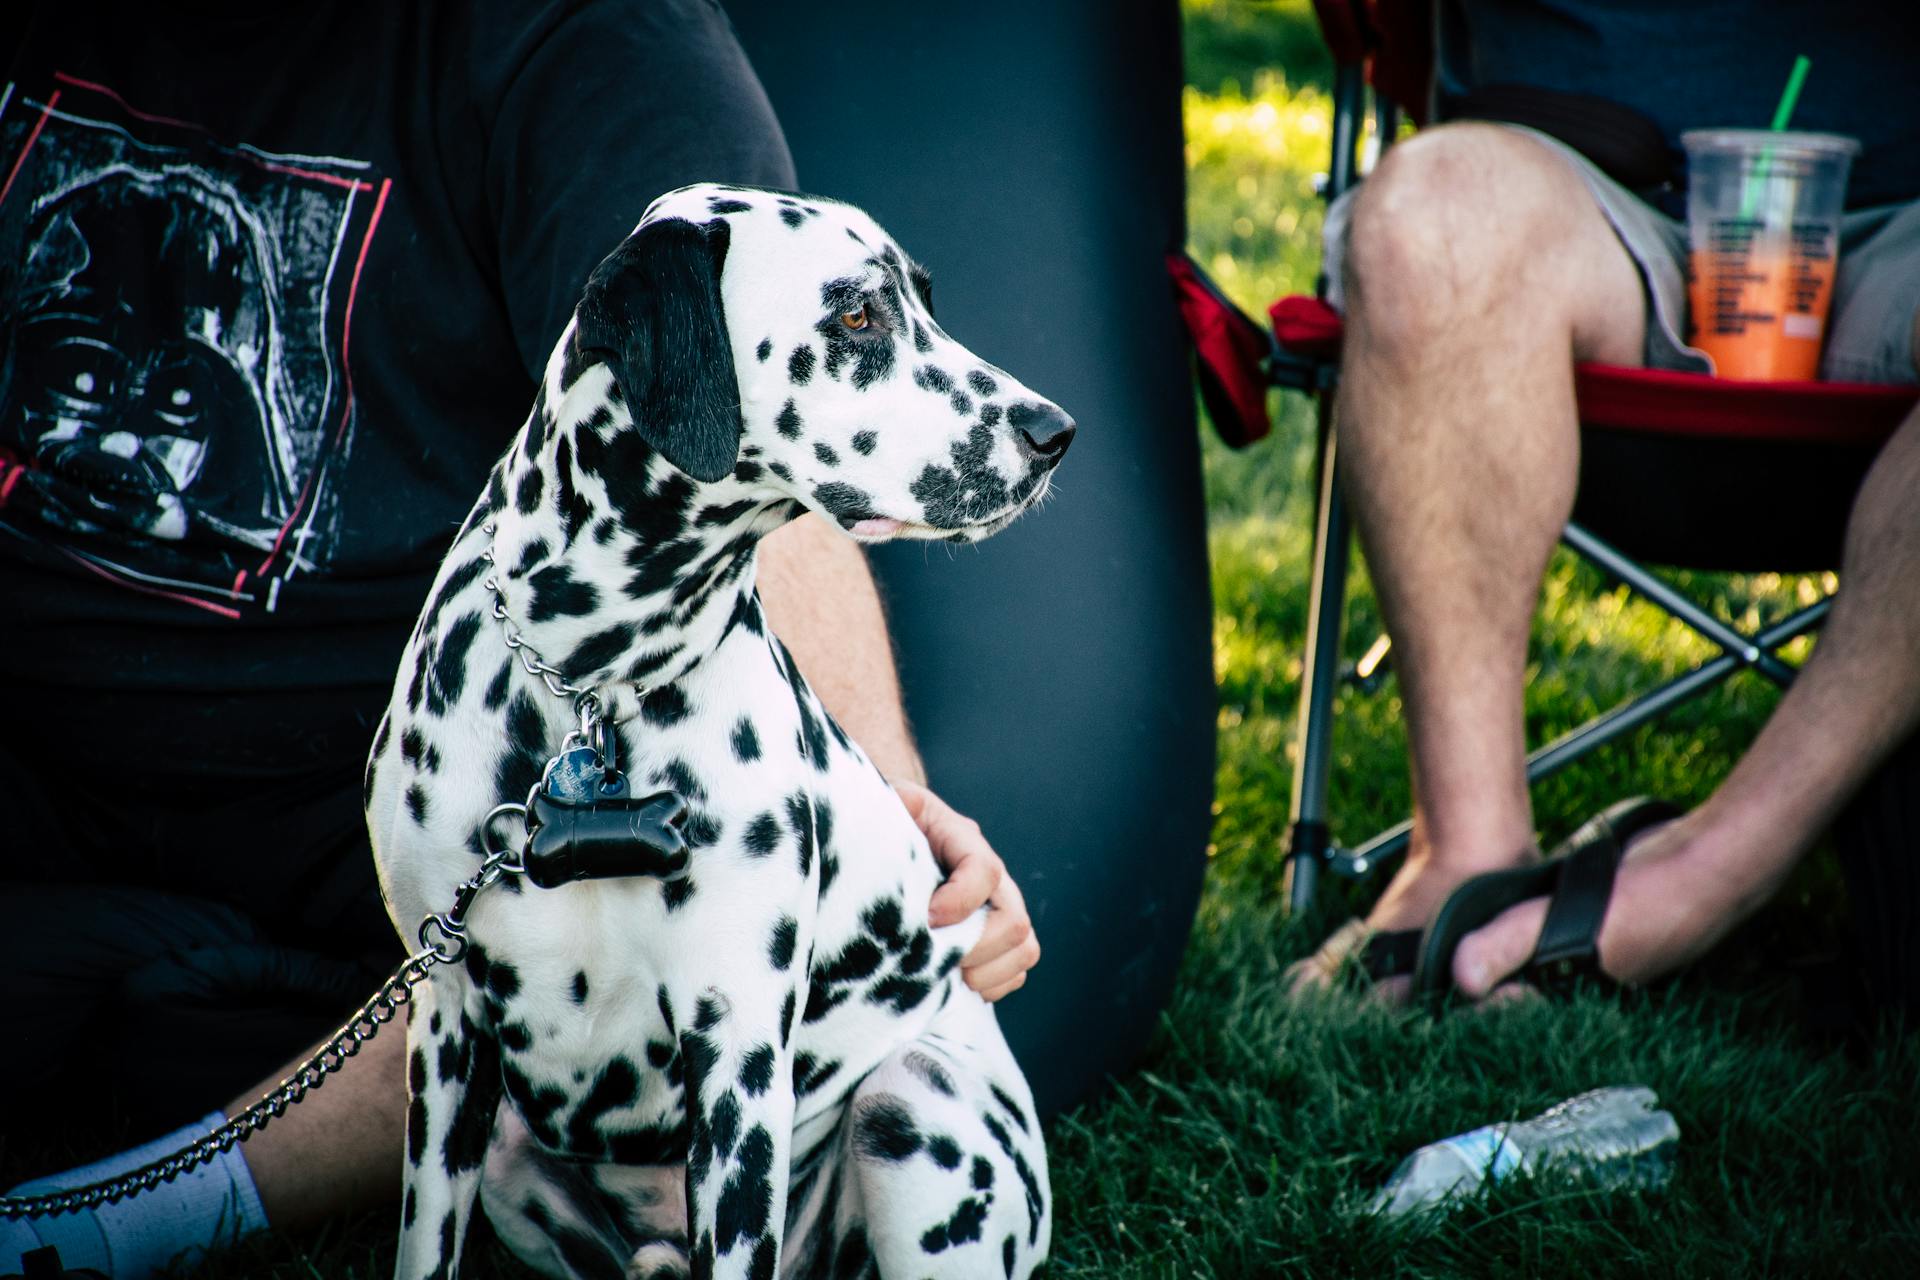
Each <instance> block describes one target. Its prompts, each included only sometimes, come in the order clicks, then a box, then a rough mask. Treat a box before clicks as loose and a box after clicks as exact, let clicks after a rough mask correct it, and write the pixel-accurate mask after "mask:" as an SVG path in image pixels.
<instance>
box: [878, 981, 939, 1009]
mask: <svg viewBox="0 0 1920 1280" xmlns="http://www.w3.org/2000/svg"><path fill="white" fill-rule="evenodd" d="M932 989H933V987H932V984H931V983H929V982H928V981H927V980H926V979H924V978H909V977H907V976H906V975H904V974H898V973H895V974H889V975H888V976H887V977H884V978H882V979H880V981H878V982H876V983H874V984H873V986H872V988H871V989H869V990H868V992H867V1003H868V1004H888V1005H892V1006H893V1011H894V1012H895V1013H906V1012H907V1011H908V1010H910V1009H913V1008H916V1007H918V1006H919V1004H920V1002H921V1001H922V1000H925V999H926V998H927V994H928V993H929V992H930V991H931V990H932Z"/></svg>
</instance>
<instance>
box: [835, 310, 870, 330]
mask: <svg viewBox="0 0 1920 1280" xmlns="http://www.w3.org/2000/svg"><path fill="white" fill-rule="evenodd" d="M840 323H841V324H843V325H845V326H847V328H849V329H852V330H854V331H855V332H858V331H859V330H861V329H864V328H866V327H867V323H868V321H867V309H866V307H865V306H861V307H858V308H856V309H854V310H852V311H842V312H841V313H840Z"/></svg>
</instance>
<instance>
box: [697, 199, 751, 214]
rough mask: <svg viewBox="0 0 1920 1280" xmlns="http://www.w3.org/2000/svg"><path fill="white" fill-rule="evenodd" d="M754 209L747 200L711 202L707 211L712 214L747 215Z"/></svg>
mask: <svg viewBox="0 0 1920 1280" xmlns="http://www.w3.org/2000/svg"><path fill="white" fill-rule="evenodd" d="M752 208H753V206H752V205H750V204H748V203H747V202H746V201H745V200H709V201H707V211H708V212H710V213H747V212H749V211H751V210H752Z"/></svg>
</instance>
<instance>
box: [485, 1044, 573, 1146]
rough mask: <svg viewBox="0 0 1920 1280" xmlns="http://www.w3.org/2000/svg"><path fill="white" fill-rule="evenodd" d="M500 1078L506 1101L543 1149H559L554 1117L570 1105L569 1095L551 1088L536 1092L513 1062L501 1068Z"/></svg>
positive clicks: (542, 1088)
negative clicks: (568, 1103) (568, 1102)
mask: <svg viewBox="0 0 1920 1280" xmlns="http://www.w3.org/2000/svg"><path fill="white" fill-rule="evenodd" d="M500 1077H501V1080H502V1082H503V1083H504V1085H505V1087H506V1092H507V1097H509V1098H511V1099H512V1100H513V1107H514V1110H516V1111H518V1112H519V1113H520V1118H521V1119H522V1120H525V1121H526V1122H527V1129H528V1130H529V1131H530V1132H531V1133H532V1134H533V1136H534V1137H535V1138H538V1139H539V1140H540V1142H541V1143H542V1144H543V1145H545V1146H547V1147H551V1148H555V1149H558V1148H559V1147H560V1146H561V1145H562V1143H561V1137H560V1129H559V1126H557V1125H556V1124H555V1123H554V1116H555V1114H556V1113H557V1112H558V1111H559V1110H560V1108H562V1107H564V1106H566V1104H567V1093H566V1091H565V1090H564V1089H561V1088H559V1087H558V1086H556V1085H550V1084H549V1085H541V1086H539V1087H538V1088H536V1087H535V1086H534V1084H533V1082H532V1081H530V1080H528V1079H527V1077H526V1076H525V1075H524V1074H523V1073H522V1072H521V1071H520V1069H519V1068H518V1067H516V1066H514V1065H513V1063H512V1062H511V1061H507V1062H505V1063H502V1064H501V1067H500Z"/></svg>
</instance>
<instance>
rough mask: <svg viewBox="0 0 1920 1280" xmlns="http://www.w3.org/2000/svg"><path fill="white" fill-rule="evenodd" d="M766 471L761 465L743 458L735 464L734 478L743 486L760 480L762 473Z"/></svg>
mask: <svg viewBox="0 0 1920 1280" xmlns="http://www.w3.org/2000/svg"><path fill="white" fill-rule="evenodd" d="M764 470H765V468H764V467H762V466H761V465H760V464H759V463H757V462H751V461H749V460H747V459H746V458H742V459H740V461H738V462H736V463H734V464H733V478H734V479H735V480H738V481H739V482H740V483H741V484H752V483H753V482H754V481H756V480H758V479H759V478H760V473H761V472H762V471H764Z"/></svg>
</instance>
